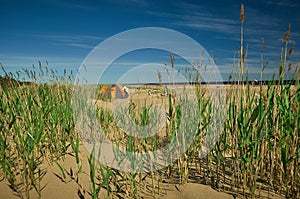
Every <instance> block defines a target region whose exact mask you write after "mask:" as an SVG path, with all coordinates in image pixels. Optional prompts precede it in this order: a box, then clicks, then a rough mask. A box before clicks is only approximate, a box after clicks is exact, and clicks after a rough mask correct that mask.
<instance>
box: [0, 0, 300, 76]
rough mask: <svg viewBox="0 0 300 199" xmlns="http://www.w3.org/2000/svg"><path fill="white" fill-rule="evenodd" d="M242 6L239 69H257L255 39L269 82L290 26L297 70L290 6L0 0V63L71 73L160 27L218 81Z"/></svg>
mask: <svg viewBox="0 0 300 199" xmlns="http://www.w3.org/2000/svg"><path fill="white" fill-rule="evenodd" d="M241 3H244V5H245V24H244V36H245V37H244V41H245V42H244V45H245V47H246V46H248V60H247V63H246V66H247V67H248V68H249V72H250V73H253V77H257V74H258V73H259V70H260V66H261V39H262V38H264V40H265V59H266V60H269V65H268V66H267V68H266V71H265V72H266V73H269V74H272V73H273V72H274V70H276V69H277V68H278V63H279V59H280V52H281V46H282V45H281V39H282V38H283V34H284V32H285V31H286V30H287V25H288V24H289V23H290V24H291V31H292V40H293V41H294V44H295V51H294V53H293V57H292V59H291V61H292V62H293V64H294V66H296V64H297V62H298V61H299V60H300V46H299V45H298V42H300V17H299V16H300V14H299V10H300V3H299V2H298V1H297V0H265V1H234V0H228V1H221V0H213V1H179V0H172V1H161V0H159V1H157V0H127V1H123V0H102V1H76V0H75V1H58V0H52V1H45V0H40V1H32V0H28V1H14V0H7V1H6V0H4V1H3V0H0V7H1V12H0V27H1V31H0V63H1V64H2V65H3V66H4V67H5V68H6V69H7V70H8V71H10V70H11V71H13V70H17V69H21V68H23V67H29V66H31V65H32V64H35V65H37V64H38V61H41V62H42V63H43V64H45V62H46V60H47V61H48V63H49V67H51V68H53V69H56V70H58V71H62V69H64V68H67V69H72V70H76V69H78V67H79V66H80V65H81V63H82V62H83V60H84V59H85V58H86V56H87V55H88V54H89V53H90V52H91V50H92V49H93V48H94V47H96V46H97V45H98V44H99V43H100V42H101V41H103V40H105V39H107V38H109V37H111V36H113V35H115V34H118V33H120V32H123V31H126V30H130V29H133V28H140V27H163V28H169V29H172V30H176V31H179V32H181V33H183V34H186V35H187V36H189V37H191V38H193V39H194V40H196V41H197V42H199V43H200V44H201V45H202V46H203V47H204V48H205V49H206V50H207V52H208V53H210V55H211V56H212V57H213V58H214V59H215V60H216V63H217V66H218V68H219V70H220V72H221V73H222V74H224V78H225V77H226V75H228V74H229V73H230V72H231V71H232V68H233V64H234V59H235V58H237V57H238V49H239V35H240V21H239V18H240V6H241ZM154 54H155V53H154ZM165 54H166V55H167V53H165ZM150 55H151V54H150ZM129 57H130V59H129V58H127V59H126V56H125V58H124V59H123V60H122V59H120V60H121V61H120V60H119V62H122V61H123V62H126V63H127V64H129V65H130V64H131V62H139V63H143V64H146V63H153V61H154V62H157V63H163V62H168V56H165V57H161V56H156V58H155V60H154V59H153V58H152V59H150V58H149V57H150V56H149V53H148V54H145V55H144V56H139V58H137V59H134V57H132V56H129ZM154 57H155V56H154ZM159 57H160V58H161V59H159ZM129 61H130V62H129ZM175 62H176V60H175ZM168 64H169V63H168ZM133 65H134V63H133Z"/></svg>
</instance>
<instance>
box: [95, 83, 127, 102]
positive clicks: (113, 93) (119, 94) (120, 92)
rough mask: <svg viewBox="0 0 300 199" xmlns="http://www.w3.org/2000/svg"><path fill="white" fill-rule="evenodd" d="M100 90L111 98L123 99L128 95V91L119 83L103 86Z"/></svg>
mask: <svg viewBox="0 0 300 199" xmlns="http://www.w3.org/2000/svg"><path fill="white" fill-rule="evenodd" d="M100 92H101V93H106V94H107V95H108V96H109V97H111V99H124V98H127V97H128V93H127V92H126V91H125V89H124V87H123V86H121V85H120V84H114V85H112V86H109V87H107V86H103V87H102V88H101V91H100Z"/></svg>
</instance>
